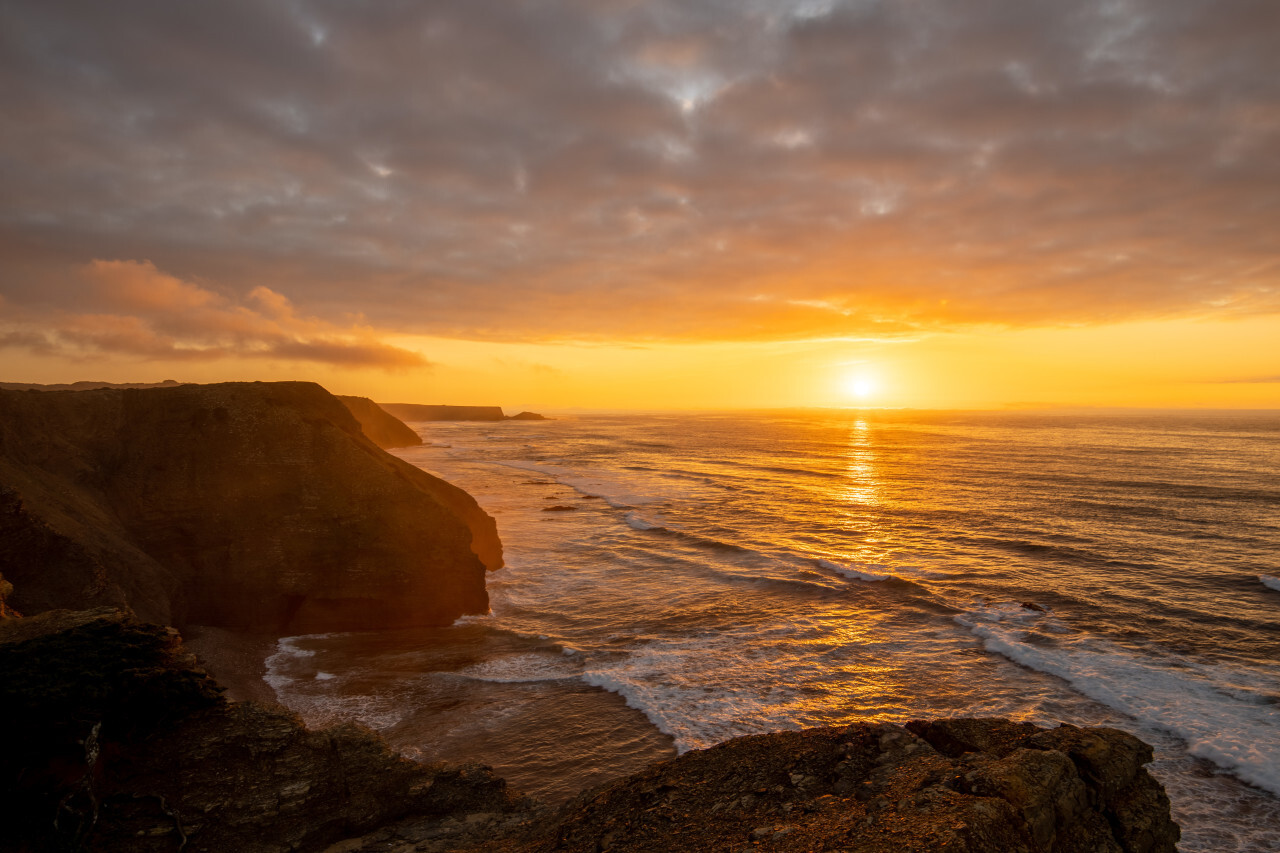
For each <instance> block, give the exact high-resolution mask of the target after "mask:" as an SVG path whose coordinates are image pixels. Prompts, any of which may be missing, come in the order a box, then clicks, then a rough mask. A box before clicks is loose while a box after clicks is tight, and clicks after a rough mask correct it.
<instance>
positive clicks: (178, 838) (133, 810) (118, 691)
mask: <svg viewBox="0 0 1280 853" xmlns="http://www.w3.org/2000/svg"><path fill="white" fill-rule="evenodd" d="M0 707H3V708H4V709H5V716H6V719H7V721H8V723H9V725H8V726H7V727H6V728H7V734H8V737H7V738H6V741H7V742H6V746H5V749H4V750H0V797H3V802H4V803H5V809H4V812H5V814H6V817H5V818H4V819H3V824H2V825H0V838H3V839H4V840H3V843H0V846H2V847H3V848H4V849H6V850H10V849H16V850H31V851H46V850H48V851H52V850H81V849H84V850H95V851H130V853H135V851H138V853H146V852H147V851H157V852H158V851H172V850H179V849H183V850H187V851H218V853H221V852H222V851H232V850H234V851H241V852H242V853H259V851H262V853H265V851H284V850H303V851H305V850H322V849H324V848H325V847H326V846H328V845H329V844H330V843H331V842H333V841H335V840H337V839H340V838H346V837H350V836H351V835H353V834H360V833H364V832H367V831H373V830H376V829H377V828H379V827H382V826H385V825H387V824H389V823H392V822H394V821H396V820H398V819H400V818H403V817H405V816H406V815H411V816H413V820H414V823H415V825H416V826H417V827H418V828H419V832H423V833H426V834H435V835H436V836H439V837H446V836H448V835H450V834H451V833H453V830H452V828H451V827H453V826H455V825H456V826H457V827H460V828H465V827H469V826H472V825H474V824H476V823H477V821H474V820H472V821H470V822H468V820H467V817H468V816H469V815H472V814H482V815H484V816H485V818H484V820H485V822H486V823H489V824H493V823H500V821H501V819H502V818H503V817H504V816H509V815H511V814H512V813H513V812H514V811H515V810H516V808H517V807H524V808H527V807H528V804H527V803H525V802H523V801H521V800H520V799H519V798H517V797H514V796H512V795H511V794H509V793H508V792H507V790H506V785H505V783H504V782H503V781H502V780H501V779H497V778H495V777H494V776H493V774H492V772H491V771H489V770H488V769H487V768H483V767H479V766H470V767H452V768H450V767H444V766H433V765H421V764H416V763H414V762H411V761H408V760H406V759H403V758H399V757H397V756H395V755H393V754H392V753H391V752H390V750H389V749H388V748H387V746H386V744H385V743H384V742H383V741H382V740H381V739H380V738H378V737H377V736H376V735H374V734H373V733H372V732H370V731H368V730H367V729H363V728H359V727H356V726H339V727H337V728H333V729H327V730H324V731H308V730H306V729H305V728H304V727H303V726H302V724H301V722H300V721H299V720H298V719H297V718H296V717H294V716H293V715H291V714H289V713H287V712H284V711H281V710H279V709H268V708H264V707H262V706H259V705H256V704H254V703H251V702H241V703H231V702H227V701H225V700H224V699H223V698H222V697H221V695H220V688H218V687H217V685H215V684H214V683H213V682H212V680H210V679H209V678H208V676H207V675H206V674H205V673H204V672H203V671H202V670H200V669H199V668H198V667H197V666H196V665H195V663H194V660H193V659H191V658H190V657H189V656H188V655H186V653H185V652H184V650H183V648H182V646H181V644H180V642H179V641H178V638H177V636H176V634H175V633H174V632H173V631H172V630H170V629H165V628H162V627H159V626H155V625H146V624H143V623H140V622H137V621H136V620H134V619H132V618H131V617H129V616H127V615H125V614H123V613H121V612H116V611H110V610H98V611H88V612H69V611H53V612H49V613H45V614H41V615H40V616H36V617H32V618H28V619H14V620H7V621H4V622H0ZM454 834H456V833H454Z"/></svg>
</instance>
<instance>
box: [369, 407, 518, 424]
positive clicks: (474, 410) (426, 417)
mask: <svg viewBox="0 0 1280 853" xmlns="http://www.w3.org/2000/svg"><path fill="white" fill-rule="evenodd" d="M378 405H380V406H381V407H382V408H383V409H385V410H386V411H388V412H390V413H391V414H392V415H395V416H396V417H397V418H399V419H400V420H402V421H501V420H506V415H504V414H503V413H502V409H501V407H499V406H421V405H418V404H417V403H379V404H378Z"/></svg>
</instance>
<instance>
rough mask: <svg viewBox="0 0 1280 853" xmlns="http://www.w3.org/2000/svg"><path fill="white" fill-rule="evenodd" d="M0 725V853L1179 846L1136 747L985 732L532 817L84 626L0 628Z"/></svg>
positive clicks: (810, 743)
mask: <svg viewBox="0 0 1280 853" xmlns="http://www.w3.org/2000/svg"><path fill="white" fill-rule="evenodd" d="M0 708H3V709H4V710H5V713H6V719H7V720H8V722H9V728H8V732H9V733H10V737H9V738H8V742H7V743H6V749H4V750H0V802H3V803H4V804H5V806H6V809H5V814H6V817H4V818H3V819H0V838H3V839H4V842H5V843H6V844H7V845H8V846H6V847H5V849H6V850H7V849H15V850H30V851H40V853H43V851H46V850H50V851H51V850H57V849H86V850H93V851H103V853H112V851H130V852H131V853H132V851H143V853H146V851H157V853H159V851H169V850H177V849H184V850H189V851H227V850H235V851H244V853H259V851H261V853H266V851H273V852H274V851H285V850H295V851H304V852H305V851H327V853H356V851H365V853H408V851H421V853H445V851H455V853H456V852H457V851H475V853H480V851H486V852H487V853H551V851H566V852H567V851H575V853H576V851H582V852H583V853H599V851H615V853H623V851H636V852H637V853H639V851H653V853H705V852H706V851H712V850H716V851H744V853H745V851H859V853H900V852H901V851H918V853H935V851H968V853H1173V851H1175V844H1176V842H1177V840H1178V835H1179V832H1178V828H1177V826H1176V825H1175V824H1174V823H1173V822H1172V821H1171V820H1170V817H1169V802H1168V799H1167V798H1166V797H1165V795H1164V791H1163V790H1162V789H1161V788H1160V786H1159V785H1158V784H1157V783H1156V782H1155V781H1154V780H1153V779H1152V778H1151V777H1150V776H1149V775H1148V774H1147V772H1146V771H1145V770H1144V769H1143V764H1144V763H1146V762H1147V761H1149V760H1150V758H1151V750H1150V748H1149V747H1148V746H1147V745H1146V744H1144V743H1142V742H1141V741H1139V740H1138V739H1136V738H1134V737H1133V736H1131V735H1128V734H1126V733H1124V732H1120V731H1117V730H1115V729H1103V728H1096V729H1079V728H1075V727H1072V726H1062V727H1060V728H1056V729H1042V728H1038V727H1036V726H1032V725H1028V724H1023V723H1011V722H1008V721H1005V720H990V719H984V720H978V719H953V720H937V721H932V722H915V723H908V724H907V726H906V727H900V726H894V725H888V724H874V723H859V724H855V725H850V726H843V727H832V728H823V729H808V730H805V731H800V732H781V733H775V734H768V735H758V736H754V737H745V738H738V739H736V740H732V741H729V742H727V743H724V744H721V745H719V746H716V747H713V748H711V749H707V750H702V751H698V752H691V753H688V754H686V755H684V756H681V757H679V758H677V759H674V760H672V761H668V762H662V763H659V764H655V765H653V766H652V767H650V768H649V769H648V770H646V771H643V772H641V773H639V774H636V775H634V776H631V777H629V778H626V779H622V780H619V781H618V782H615V783H612V784H610V785H606V786H603V787H601V788H597V789H595V790H593V791H589V792H586V793H584V794H583V795H581V796H580V797H578V798H577V799H576V800H574V801H573V802H571V803H569V804H568V805H566V806H565V807H564V808H563V809H561V810H560V811H559V812H558V813H554V814H551V813H548V812H547V811H546V810H545V809H541V808H539V807H537V806H536V805H535V804H533V803H530V802H528V801H527V800H524V799H523V798H519V797H516V796H514V795H512V794H511V793H509V792H508V791H507V790H506V787H505V784H504V783H503V782H502V780H500V779H496V778H495V777H494V776H493V774H492V772H491V771H489V770H488V769H487V768H482V767H477V766H469V767H462V768H449V767H444V766H439V765H418V764H414V763H412V762H409V761H406V760H404V759H400V758H397V757H395V756H393V755H392V754H391V753H390V752H389V751H388V749H387V747H386V746H385V744H384V743H383V742H382V741H381V740H380V739H378V738H377V737H376V736H375V735H373V734H372V733H371V732H369V731H367V730H364V729H360V728H358V727H353V726H342V727H337V728H334V729H328V730H324V731H307V730H305V729H304V728H303V727H302V726H301V725H300V723H299V721H298V720H297V718H295V717H293V716H292V715H290V714H288V713H286V712H283V711H280V710H270V709H267V708H263V707H261V706H258V705H255V704H254V703H251V702H242V703H229V702H227V701H225V700H224V699H223V698H222V696H221V695H220V688H218V687H217V686H216V685H214V684H213V683H212V681H211V680H210V679H209V678H208V676H207V675H206V674H205V673H204V672H203V671H202V670H200V669H199V668H198V667H196V666H195V665H194V663H193V661H192V660H191V658H190V657H189V656H188V655H186V653H185V652H184V650H183V648H182V646H181V645H180V643H179V642H178V640H177V637H176V634H175V633H174V632H173V631H172V630H170V629H165V628H161V627H158V626H154V625H145V624H142V623H139V622H137V621H136V620H134V619H133V618H131V617H128V616H126V615H124V614H122V613H120V612H114V611H107V610H99V611H92V612H80V613H71V612H67V611H56V612H51V613H46V614H42V615H40V616H36V617H33V618H28V619H10V620H6V621H3V622H0ZM13 733H20V735H18V736H14V735H13Z"/></svg>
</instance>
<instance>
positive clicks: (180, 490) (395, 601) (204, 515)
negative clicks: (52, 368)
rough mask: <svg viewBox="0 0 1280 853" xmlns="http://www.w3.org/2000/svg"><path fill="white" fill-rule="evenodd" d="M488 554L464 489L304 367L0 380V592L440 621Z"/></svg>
mask: <svg viewBox="0 0 1280 853" xmlns="http://www.w3.org/2000/svg"><path fill="white" fill-rule="evenodd" d="M501 565H502V546H501V543H500V542H499V541H498V537H497V532H496V528H495V526H494V523H493V519H492V518H490V517H489V516H488V515H486V514H485V513H484V512H483V510H481V509H480V507H479V506H478V505H477V504H476V502H475V501H474V500H473V499H472V498H471V496H470V495H468V494H467V493H466V492H464V491H462V490H461V489H459V488H457V487H456V486H452V485H450V484H449V483H446V482H444V481H443V480H440V479H439V478H436V477H433V476H431V475H429V474H427V473H425V472H424V471H421V470H419V469H418V468H415V467H414V466H412V465H409V464H408V463H406V462H403V461H401V460H399V459H396V458H395V457H393V456H391V455H389V454H387V453H386V452H384V451H383V450H381V449H379V448H378V447H376V446H375V445H374V444H373V443H372V442H371V441H370V440H369V439H368V438H366V437H365V435H364V434H363V433H362V431H361V428H360V425H359V424H358V423H357V422H356V420H355V418H354V417H352V415H351V413H350V412H349V411H348V410H347V408H346V407H344V406H343V404H342V403H340V402H339V401H338V400H337V399H336V398H334V397H333V396H332V395H330V394H329V393H328V392H327V391H325V390H324V389H323V388H321V387H320V386H318V385H315V384H313V383H308V382H279V383H227V384H221V385H182V386H177V387H166V388H153V389H143V390H115V389H110V390H95V391H0V572H2V573H3V575H4V578H5V580H6V581H8V582H9V583H11V584H12V585H13V592H12V593H11V594H10V595H9V596H8V599H7V605H8V606H9V607H11V608H12V609H14V610H17V611H18V612H21V613H24V614H27V615H31V614H35V613H40V612H42V611H45V610H49V609H53V608H73V609H83V608H90V607H97V606H104V605H107V606H126V607H129V608H131V609H132V610H133V611H134V612H136V613H137V614H138V615H139V616H141V617H143V618H145V619H147V620H148V621H152V622H158V623H161V624H170V625H178V626H182V625H187V624H202V625H213V626H224V627H233V628H250V629H255V630H261V631H276V632H280V633H295V634H296V633H310V632H319V631H335V630H354V629H361V628H390V627H395V626H410V625H439V624H448V623H450V622H452V621H453V620H455V619H457V618H458V616H460V615H462V614H464V613H484V612H486V611H487V610H488V596H487V594H486V592H485V586H484V576H485V569H486V567H487V568H489V569H496V568H499V567H501Z"/></svg>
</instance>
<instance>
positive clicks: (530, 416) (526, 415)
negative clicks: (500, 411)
mask: <svg viewBox="0 0 1280 853" xmlns="http://www.w3.org/2000/svg"><path fill="white" fill-rule="evenodd" d="M507 420H509V421H545V420H550V419H549V418H547V417H546V416H545V415H540V414H538V413H537V412H521V413H520V414H518V415H508V416H507Z"/></svg>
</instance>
